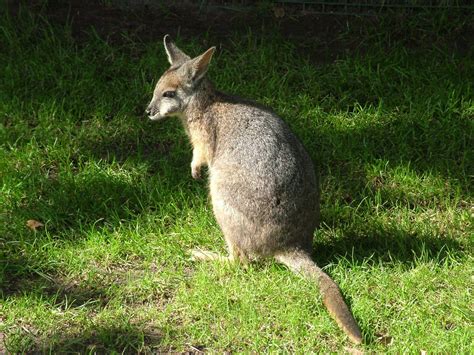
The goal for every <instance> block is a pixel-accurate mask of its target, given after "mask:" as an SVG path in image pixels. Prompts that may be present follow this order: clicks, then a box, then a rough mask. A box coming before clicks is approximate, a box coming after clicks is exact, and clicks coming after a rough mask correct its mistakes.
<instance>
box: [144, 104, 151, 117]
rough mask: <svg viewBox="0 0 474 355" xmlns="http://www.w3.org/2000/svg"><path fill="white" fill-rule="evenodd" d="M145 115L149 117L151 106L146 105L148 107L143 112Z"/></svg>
mask: <svg viewBox="0 0 474 355" xmlns="http://www.w3.org/2000/svg"><path fill="white" fill-rule="evenodd" d="M145 113H146V114H147V115H148V116H149V115H150V114H151V105H148V107H147V108H146V110H145Z"/></svg>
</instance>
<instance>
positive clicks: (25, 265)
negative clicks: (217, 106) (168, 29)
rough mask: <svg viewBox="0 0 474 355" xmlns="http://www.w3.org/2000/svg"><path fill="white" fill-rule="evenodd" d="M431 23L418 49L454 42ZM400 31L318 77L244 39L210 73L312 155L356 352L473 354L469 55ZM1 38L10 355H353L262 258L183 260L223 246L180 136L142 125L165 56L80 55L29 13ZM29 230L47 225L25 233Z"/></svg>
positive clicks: (284, 51)
mask: <svg viewBox="0 0 474 355" xmlns="http://www.w3.org/2000/svg"><path fill="white" fill-rule="evenodd" d="M421 19H423V21H428V23H429V24H430V25H429V26H427V25H426V24H424V25H423V24H422V25H420V24H419V23H417V22H413V23H411V26H412V27H413V33H415V32H417V30H416V28H418V27H417V26H424V27H420V28H425V29H426V28H428V29H429V31H430V32H431V33H432V34H433V33H435V34H436V33H439V34H445V33H448V34H449V33H451V32H452V31H454V29H453V28H452V22H450V21H446V19H445V18H444V17H443V16H438V17H434V18H431V19H430V20H426V19H425V18H424V17H421ZM470 20H472V19H469V18H464V17H459V18H457V24H458V26H468V24H469V21H470ZM390 33H391V32H390V28H385V32H382V33H381V34H376V33H371V30H370V29H368V30H367V33H365V34H364V35H365V37H364V40H366V41H368V42H369V44H368V50H367V51H366V52H365V53H364V54H359V55H357V54H353V55H346V56H342V57H341V58H339V59H338V60H337V61H335V62H334V63H329V64H325V65H314V64H313V63H312V62H311V60H310V58H307V57H305V56H303V55H301V52H299V50H298V48H297V45H296V44H295V43H293V42H290V41H287V40H285V39H283V38H281V37H278V36H277V35H272V34H267V35H260V34H254V33H251V32H249V33H247V34H246V35H245V36H242V35H241V34H236V35H234V36H232V38H231V39H230V40H229V42H228V43H227V44H226V46H225V47H224V48H222V50H221V51H220V52H219V53H218V55H217V57H216V58H215V61H214V62H213V66H212V68H211V70H210V76H211V77H212V79H213V80H214V81H215V82H216V85H217V86H218V87H219V88H221V89H222V90H224V91H229V92H233V93H237V94H241V95H243V96H246V97H249V98H253V99H255V100H258V101H260V102H262V103H265V104H268V105H270V106H272V107H273V108H274V109H275V110H276V111H277V112H278V113H279V114H280V115H281V116H282V117H283V118H284V119H285V120H286V121H287V122H288V123H289V124H290V126H291V127H292V129H293V130H294V131H295V132H296V133H297V135H298V136H299V137H300V138H301V140H302V141H303V142H304V144H305V146H306V147H307V149H308V151H309V153H310V154H311V156H312V157H313V159H314V161H315V163H316V166H317V168H318V170H319V172H320V175H321V177H322V196H323V197H322V226H321V228H320V229H319V230H318V231H317V232H316V234H315V247H316V254H315V260H316V261H317V262H318V263H319V264H320V265H321V266H323V267H324V268H325V269H326V270H327V271H328V272H329V273H330V274H331V275H332V276H333V277H334V278H335V280H336V281H337V282H338V283H339V284H340V286H341V288H342V290H343V292H344V294H345V295H346V297H347V298H348V300H349V302H350V304H351V307H352V309H353V311H354V313H355V315H356V317H357V319H358V320H359V322H360V324H361V326H362V328H363V332H364V334H365V336H366V339H367V341H368V345H366V346H365V347H364V348H365V349H366V350H370V351H392V352H401V351H410V352H415V351H420V350H422V349H423V350H431V351H439V352H452V351H454V350H456V351H459V352H468V351H469V350H470V349H471V348H472V345H473V339H472V309H471V308H470V297H471V294H470V293H471V285H472V280H471V277H472V273H473V262H472V236H471V235H472V226H471V220H472V206H473V201H472V171H473V165H472V164H473V159H472V146H473V137H472V132H473V114H474V105H473V101H472V97H473V89H472V83H473V81H472V80H469V78H471V79H472V78H473V77H474V63H473V60H472V58H473V54H474V53H472V50H471V53H456V52H452V51H450V50H449V47H448V46H447V45H446V47H443V46H442V44H437V46H429V45H428V46H425V47H423V48H416V47H415V48H410V47H408V46H407V45H406V43H405V42H404V40H402V39H399V40H396V39H392V37H390V36H389V34H390ZM345 35H346V36H348V37H350V36H354V35H355V34H353V33H347V34H345ZM448 37H449V36H448ZM388 39H390V40H388ZM0 40H1V41H0V42H1V43H2V46H4V48H5V50H2V51H1V52H0V77H2V81H1V82H0V117H1V126H0V140H1V142H2V146H1V152H2V154H1V158H0V171H1V172H2V174H1V177H0V178H1V182H2V185H1V186H2V190H1V195H0V204H1V206H2V211H1V219H2V223H1V225H0V228H1V235H0V296H1V298H0V300H1V303H0V332H2V333H4V334H5V339H4V343H5V346H6V348H7V349H8V350H9V351H11V352H22V351H27V352H30V351H45V352H48V351H53V352H55V351H79V352H87V351H90V352H93V351H99V352H100V351H124V352H137V351H144V352H146V351H153V350H158V351H169V350H172V351H185V350H190V351H195V350H196V349H199V350H208V351H225V350H230V351H257V352H264V351H265V352H269V351H289V352H306V351H311V350H313V351H314V349H317V350H319V351H342V350H343V347H344V345H347V344H348V343H347V340H345V339H344V337H343V335H342V334H341V332H340V331H339V330H338V329H337V327H336V326H335V324H333V322H332V321H331V320H330V319H329V317H328V315H327V313H326V311H325V310H324V308H323V307H322V306H321V302H320V300H319V298H318V296H317V294H318V293H317V290H316V288H315V287H314V285H311V284H308V283H306V282H304V281H303V280H300V279H299V278H298V277H296V276H294V275H291V274H290V273H289V272H288V271H287V270H286V269H284V268H283V267H280V266H278V265H275V264H273V263H272V262H270V261H268V262H263V263H261V264H256V265H251V266H250V267H249V268H247V269H243V268H240V267H238V266H229V265H220V264H202V265H200V264H194V263H191V262H190V261H189V260H188V254H187V250H188V249H190V248H192V247H196V246H199V247H202V248H208V249H212V250H216V251H220V252H225V248H224V243H223V241H222V237H221V234H220V231H219V229H218V227H217V225H216V223H215V221H214V219H213V217H212V212H211V208H210V205H209V201H208V197H207V190H206V182H205V181H201V182H196V181H192V179H191V178H190V173H189V160H190V147H189V144H188V143H187V141H186V137H185V136H184V133H183V132H182V129H181V128H180V126H179V124H178V122H176V121H173V120H168V121H167V122H163V123H160V124H158V125H157V124H152V123H150V122H148V121H147V120H146V119H145V118H144V117H143V114H142V112H143V110H144V107H145V106H146V103H147V101H148V100H149V98H150V95H151V91H152V88H153V84H154V81H155V80H156V78H157V76H159V75H160V73H161V72H162V71H163V70H164V69H165V68H166V67H167V64H166V59H165V56H164V53H163V50H162V48H161V44H160V43H158V44H149V43H140V42H135V41H124V42H123V43H121V44H117V43H116V44H111V43H109V42H107V41H106V40H104V39H103V38H101V37H100V36H99V35H97V34H96V33H94V32H93V31H91V32H90V33H89V34H88V37H87V41H85V42H83V43H80V44H78V43H76V42H75V40H74V38H73V37H72V35H71V29H70V27H69V25H66V26H65V27H58V26H55V25H52V24H51V23H50V22H49V21H48V20H47V19H45V18H44V17H43V16H42V15H41V14H33V13H31V12H29V11H27V10H25V9H22V10H21V11H20V13H19V14H18V16H17V17H9V16H8V15H6V14H3V16H2V18H1V23H0ZM387 41H388V43H387ZM179 43H180V44H182V47H183V48H185V49H186V50H187V51H189V52H190V53H192V54H197V53H199V51H200V50H202V49H203V46H202V45H200V43H198V41H197V40H194V41H193V40H189V41H188V40H186V41H184V40H183V41H179ZM28 219H36V220H39V221H41V222H43V223H44V224H45V227H44V228H43V229H40V230H38V231H36V232H33V231H30V230H28V229H27V228H26V227H25V222H26V220H28ZM380 336H385V337H387V336H390V337H393V343H392V344H391V345H389V346H386V345H384V344H383V343H382V342H380V341H378V340H377V339H378V338H380Z"/></svg>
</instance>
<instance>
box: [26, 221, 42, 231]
mask: <svg viewBox="0 0 474 355" xmlns="http://www.w3.org/2000/svg"><path fill="white" fill-rule="evenodd" d="M26 226H27V227H28V228H30V229H31V230H32V231H35V232H36V230H37V229H38V228H41V227H44V224H43V223H41V222H38V221H37V220H35V219H29V220H27V221H26Z"/></svg>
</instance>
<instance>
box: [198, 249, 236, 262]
mask: <svg viewBox="0 0 474 355" xmlns="http://www.w3.org/2000/svg"><path fill="white" fill-rule="evenodd" d="M191 260H192V261H197V260H202V261H214V260H218V261H232V259H231V258H230V257H229V256H224V255H220V254H217V253H214V252H212V251H208V250H201V249H192V250H191Z"/></svg>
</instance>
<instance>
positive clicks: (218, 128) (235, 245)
mask: <svg viewBox="0 0 474 355" xmlns="http://www.w3.org/2000/svg"><path fill="white" fill-rule="evenodd" d="M163 42H164V47H165V51H166V54H167V56H168V61H169V62H170V64H171V67H170V68H169V69H168V70H167V71H166V72H165V73H164V74H163V75H162V76H161V78H160V79H159V81H158V83H157V84H156V87H155V90H154V92H153V98H152V100H151V102H150V104H149V106H148V108H147V110H146V112H147V114H148V115H149V118H150V119H151V120H154V121H159V120H161V119H163V118H165V117H168V116H177V117H179V118H180V119H181V121H182V124H183V126H184V128H185V130H186V133H187V135H188V136H189V139H190V140H191V144H192V147H193V159H192V162H191V174H192V177H193V178H195V179H197V178H199V177H200V176H201V167H202V166H203V165H207V166H208V172H209V187H210V195H211V200H212V206H213V211H214V214H215V217H216V219H217V222H218V224H219V226H220V228H221V229H222V232H223V234H224V237H225V241H226V243H227V248H228V252H229V256H227V257H224V256H221V255H218V254H216V253H213V252H209V251H202V250H194V251H192V256H193V258H194V259H200V260H231V261H234V260H235V261H241V262H247V261H251V260H255V259H257V258H267V257H274V258H275V259H276V260H277V261H278V262H281V263H283V264H285V265H287V266H288V267H289V268H290V269H291V270H293V271H294V272H296V273H299V274H303V275H304V276H306V277H308V278H309V279H311V280H314V281H316V282H317V284H318V285H319V289H320V291H321V294H322V298H323V302H324V304H325V305H326V307H327V309H328V310H329V313H330V314H331V316H332V317H333V318H334V319H335V320H336V322H337V323H338V324H339V326H340V327H341V328H342V329H343V330H344V331H345V332H346V334H347V335H348V336H349V338H350V339H351V340H352V341H353V342H354V343H357V344H359V343H361V342H362V335H361V332H360V329H359V327H358V325H357V323H356V321H355V320H354V317H353V316H352V314H351V312H350V310H349V308H348V307H347V305H346V303H345V302H344V299H343V298H342V295H341V292H340V290H339V287H338V286H337V285H336V283H335V282H334V281H333V280H332V279H331V278H330V277H329V276H328V275H327V274H326V273H325V272H324V271H322V270H321V269H320V268H319V267H318V266H317V265H316V264H315V263H314V262H313V260H312V259H311V253H312V240H313V233H314V230H315V228H316V226H317V223H318V220H319V187H318V181H317V177H316V174H315V171H314V167H313V164H312V162H311V159H310V157H309V155H308V153H307V152H306V151H305V149H304V148H303V145H302V144H301V143H300V141H299V140H298V139H297V138H296V136H295V135H294V134H293V133H292V132H291V130H290V129H289V127H288V126H287V125H286V123H285V122H284V121H283V120H282V119H281V118H279V117H278V116H277V115H276V114H275V113H274V112H273V111H272V110H271V109H269V108H266V107H263V106H261V105H259V104H256V103H253V102H251V101H247V100H244V99H241V98H237V97H234V96H230V95H227V94H223V93H221V92H219V91H217V90H215V89H214V88H213V85H212V84H211V82H210V81H209V80H208V79H207V77H206V72H207V69H208V66H209V63H210V61H211V58H212V55H213V54H214V51H215V47H212V48H210V49H208V50H207V51H206V52H204V53H203V54H201V55H200V56H198V57H196V58H193V59H191V58H190V57H189V56H188V55H186V54H185V53H184V52H183V51H181V50H180V49H179V48H178V47H177V46H176V45H175V44H174V43H173V42H172V41H171V39H170V37H169V35H166V36H165V37H164V40H163Z"/></svg>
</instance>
